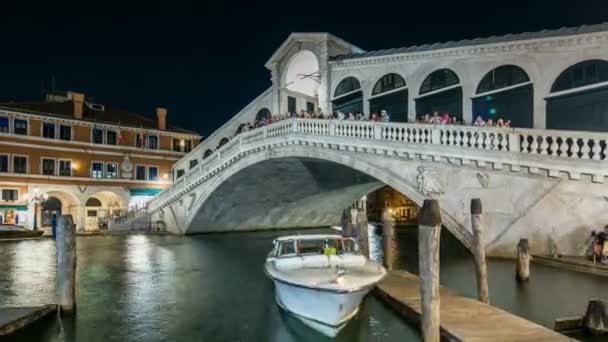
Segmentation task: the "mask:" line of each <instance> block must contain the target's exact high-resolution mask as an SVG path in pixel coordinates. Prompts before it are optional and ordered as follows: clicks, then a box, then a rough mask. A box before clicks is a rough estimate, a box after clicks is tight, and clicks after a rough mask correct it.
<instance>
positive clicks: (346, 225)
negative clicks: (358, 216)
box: [340, 208, 353, 237]
mask: <svg viewBox="0 0 608 342" xmlns="http://www.w3.org/2000/svg"><path fill="white" fill-rule="evenodd" d="M340 226H341V227H342V236H345V237H350V236H353V234H352V230H353V229H352V227H353V224H352V219H351V215H350V208H348V209H344V210H342V216H341V218H340Z"/></svg>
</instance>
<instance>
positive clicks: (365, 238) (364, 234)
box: [357, 208, 369, 258]
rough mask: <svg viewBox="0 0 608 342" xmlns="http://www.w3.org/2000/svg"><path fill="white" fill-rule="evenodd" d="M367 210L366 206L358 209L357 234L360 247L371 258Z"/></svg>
mask: <svg viewBox="0 0 608 342" xmlns="http://www.w3.org/2000/svg"><path fill="white" fill-rule="evenodd" d="M367 224H368V223H367V212H366V211H365V208H359V210H357V235H358V236H359V247H360V248H361V253H362V254H363V255H365V257H366V258H369V231H368V228H367Z"/></svg>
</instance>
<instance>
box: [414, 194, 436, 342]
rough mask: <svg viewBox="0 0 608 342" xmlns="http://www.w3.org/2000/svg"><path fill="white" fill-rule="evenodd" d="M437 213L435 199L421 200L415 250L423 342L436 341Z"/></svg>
mask: <svg viewBox="0 0 608 342" xmlns="http://www.w3.org/2000/svg"><path fill="white" fill-rule="evenodd" d="M440 237H441V213H440V211H439V204H438V203H437V200H434V199H433V200H424V204H423V205H422V209H421V211H420V216H419V218H418V250H419V265H418V268H419V272H420V298H421V302H422V303H421V306H422V317H421V326H422V329H421V330H422V336H423V340H424V341H425V342H439V340H440V337H441V335H440V313H439V241H440Z"/></svg>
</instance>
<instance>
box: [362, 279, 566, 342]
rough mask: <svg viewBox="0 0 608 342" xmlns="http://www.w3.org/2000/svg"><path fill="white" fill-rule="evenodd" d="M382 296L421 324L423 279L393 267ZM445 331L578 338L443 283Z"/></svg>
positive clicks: (474, 336) (477, 337) (458, 336)
mask: <svg viewBox="0 0 608 342" xmlns="http://www.w3.org/2000/svg"><path fill="white" fill-rule="evenodd" d="M374 292H375V294H376V295H377V297H378V298H380V299H381V300H382V301H384V302H385V303H386V304H388V305H389V306H390V307H392V308H393V309H394V310H395V311H396V312H397V313H399V314H400V315H401V316H402V317H403V318H405V319H406V320H407V321H410V322H412V323H414V324H419V322H420V317H421V305H420V303H421V301H420V280H419V278H418V277H417V276H415V275H414V274H411V273H409V272H406V271H390V272H389V274H388V276H387V277H386V278H385V279H384V280H383V281H382V282H380V283H379V284H378V285H377V286H376V289H375V291H374ZM439 293H440V308H441V310H440V311H441V318H440V324H441V335H442V338H443V339H446V340H449V341H479V342H482V341H535V342H538V341H574V340H573V339H571V338H569V337H566V336H564V335H561V334H559V333H557V332H554V331H552V330H550V329H548V328H545V327H543V326H541V325H539V324H536V323H533V322H530V321H528V320H525V319H523V318H521V317H518V316H515V315H513V314H510V313H508V312H506V311H504V310H501V309H499V308H496V307H494V306H491V305H487V304H485V303H482V302H479V301H477V300H474V299H471V298H467V297H462V296H459V295H457V294H455V293H454V292H452V291H451V290H449V289H448V288H445V287H440V290H439Z"/></svg>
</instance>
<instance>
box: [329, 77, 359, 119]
mask: <svg viewBox="0 0 608 342" xmlns="http://www.w3.org/2000/svg"><path fill="white" fill-rule="evenodd" d="M332 105H333V111H334V113H335V112H338V111H340V112H342V113H351V112H352V113H353V114H356V113H363V91H361V83H359V80H358V79H356V78H354V77H347V78H345V79H343V80H342V81H340V83H338V86H337V87H336V90H335V91H334V97H333V100H332ZM366 114H367V113H366Z"/></svg>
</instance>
